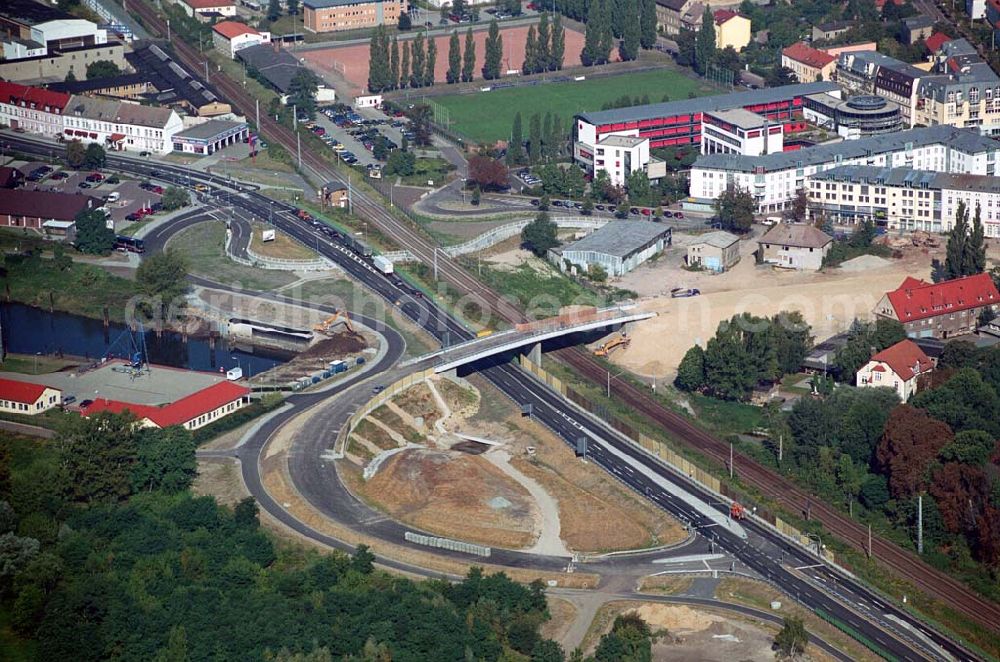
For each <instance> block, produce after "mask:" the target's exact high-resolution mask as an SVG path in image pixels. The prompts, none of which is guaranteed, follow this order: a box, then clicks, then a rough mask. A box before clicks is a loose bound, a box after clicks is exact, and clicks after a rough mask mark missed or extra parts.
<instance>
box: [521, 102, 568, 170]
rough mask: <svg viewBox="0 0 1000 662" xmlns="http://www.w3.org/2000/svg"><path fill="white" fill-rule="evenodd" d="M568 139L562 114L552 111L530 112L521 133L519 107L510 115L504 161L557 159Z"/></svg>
mask: <svg viewBox="0 0 1000 662" xmlns="http://www.w3.org/2000/svg"><path fill="white" fill-rule="evenodd" d="M567 139H568V135H567V133H566V132H565V130H564V129H563V126H562V118H561V117H560V116H559V115H558V114H555V113H552V112H546V113H545V115H544V116H543V115H541V114H540V113H534V114H533V115H531V117H530V118H529V119H528V136H527V138H525V136H524V122H523V120H522V118H521V113H520V111H519V112H518V113H517V114H516V115H514V122H513V124H512V125H511V130H510V141H509V142H508V144H507V157H506V158H507V164H508V165H511V166H517V165H525V164H528V165H536V164H539V163H546V162H549V161H552V160H555V159H558V158H559V157H560V156H561V154H562V151H563V148H564V146H565V144H566V141H567Z"/></svg>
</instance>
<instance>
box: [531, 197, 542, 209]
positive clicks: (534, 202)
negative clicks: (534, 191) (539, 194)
mask: <svg viewBox="0 0 1000 662" xmlns="http://www.w3.org/2000/svg"><path fill="white" fill-rule="evenodd" d="M531 204H533V205H535V206H536V207H537V206H538V205H540V204H541V201H540V200H539V199H538V198H535V199H534V200H532V201H531Z"/></svg>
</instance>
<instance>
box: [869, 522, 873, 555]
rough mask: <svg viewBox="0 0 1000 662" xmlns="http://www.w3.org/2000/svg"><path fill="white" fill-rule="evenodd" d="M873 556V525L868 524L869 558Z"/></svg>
mask: <svg viewBox="0 0 1000 662" xmlns="http://www.w3.org/2000/svg"><path fill="white" fill-rule="evenodd" d="M871 557H872V525H871V524H869V525H868V558H871Z"/></svg>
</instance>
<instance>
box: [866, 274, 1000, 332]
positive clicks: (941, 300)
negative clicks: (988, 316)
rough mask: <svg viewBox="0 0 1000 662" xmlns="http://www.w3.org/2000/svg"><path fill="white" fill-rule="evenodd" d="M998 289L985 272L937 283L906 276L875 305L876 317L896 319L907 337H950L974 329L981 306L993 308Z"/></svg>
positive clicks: (998, 299) (996, 303) (997, 297)
mask: <svg viewBox="0 0 1000 662" xmlns="http://www.w3.org/2000/svg"><path fill="white" fill-rule="evenodd" d="M998 304H1000V292H997V288H996V285H994V284H993V279H992V278H990V275H989V274H976V275H975V276H966V277H965V278H955V279H953V280H946V281H943V282H940V283H927V282H924V281H922V280H917V279H916V278H911V277H907V278H906V279H905V280H904V281H903V283H902V285H900V286H899V287H898V288H897V289H895V290H893V291H892V292H887V293H886V294H885V296H883V297H882V299H881V300H880V301H879V302H878V304H876V306H875V310H874V311H873V312H874V313H875V316H876V317H882V318H886V319H892V320H896V321H898V322H900V323H901V324H902V325H903V328H904V329H906V335H908V336H909V337H911V338H939V339H945V338H953V337H955V336H961V335H966V334H969V333H972V332H973V331H975V330H976V327H977V326H978V325H979V315H980V314H981V313H982V312H983V310H984V309H990V310H994V311H995V310H996V307H997V305H998Z"/></svg>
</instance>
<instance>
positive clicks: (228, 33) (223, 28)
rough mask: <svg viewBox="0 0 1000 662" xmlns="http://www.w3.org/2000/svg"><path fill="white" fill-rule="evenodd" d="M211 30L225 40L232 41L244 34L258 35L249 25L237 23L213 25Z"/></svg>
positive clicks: (223, 22)
mask: <svg viewBox="0 0 1000 662" xmlns="http://www.w3.org/2000/svg"><path fill="white" fill-rule="evenodd" d="M212 30H213V31H214V32H218V33H219V34H220V35H222V36H223V37H225V38H226V39H234V38H236V37H239V36H242V35H245V34H260V33H259V32H257V31H256V30H254V29H253V28H252V27H250V26H249V25H246V24H245V23H240V22H239V21H221V22H219V23H216V24H215V25H213V26H212Z"/></svg>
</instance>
